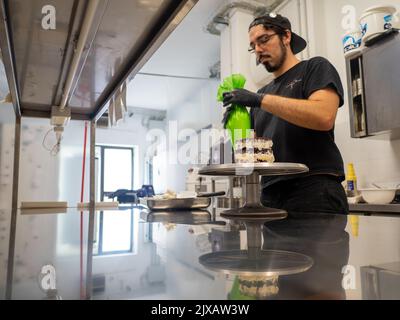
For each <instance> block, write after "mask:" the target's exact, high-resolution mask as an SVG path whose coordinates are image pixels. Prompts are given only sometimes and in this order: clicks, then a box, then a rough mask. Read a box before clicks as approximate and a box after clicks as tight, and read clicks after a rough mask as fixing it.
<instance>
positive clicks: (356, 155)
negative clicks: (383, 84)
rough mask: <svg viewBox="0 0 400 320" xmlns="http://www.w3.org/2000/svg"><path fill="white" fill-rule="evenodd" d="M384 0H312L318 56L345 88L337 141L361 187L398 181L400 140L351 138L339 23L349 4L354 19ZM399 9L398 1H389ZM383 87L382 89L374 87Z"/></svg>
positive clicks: (339, 115) (399, 2)
mask: <svg viewBox="0 0 400 320" xmlns="http://www.w3.org/2000/svg"><path fill="white" fill-rule="evenodd" d="M387 3H388V2H387V1H376V0H352V1H348V0H337V1H329V0H323V1H321V0H314V1H312V4H313V5H315V6H316V7H315V9H314V15H313V16H312V17H311V18H314V20H315V22H314V24H315V30H314V31H316V32H315V34H316V39H317V41H316V44H317V46H316V48H315V52H316V54H317V55H321V56H324V57H326V58H328V59H329V60H330V61H331V63H333V64H334V65H335V67H336V68H337V69H338V72H339V74H340V76H341V79H342V82H343V86H344V88H345V105H344V106H343V107H342V108H341V109H340V111H339V113H338V116H337V120H336V129H335V133H336V143H337V145H338V147H339V149H340V151H341V153H342V156H343V158H344V162H345V164H346V163H349V162H353V163H354V166H355V170H356V174H357V178H358V184H359V186H360V187H367V186H368V185H369V184H370V183H371V182H383V183H388V184H389V185H393V184H394V183H396V182H400V140H393V141H389V140H379V139H375V138H367V139H352V138H350V125H349V106H348V102H347V78H346V66H345V59H344V57H343V47H342V36H343V34H344V33H345V30H343V28H342V26H341V21H342V19H343V14H342V8H343V7H344V6H346V5H352V6H354V7H355V9H356V15H357V18H358V17H360V16H361V14H362V12H363V10H365V9H366V8H368V7H370V6H374V5H384V4H387ZM390 4H393V5H396V6H397V7H398V9H400V1H399V0H396V1H390ZM377 90H384V88H377Z"/></svg>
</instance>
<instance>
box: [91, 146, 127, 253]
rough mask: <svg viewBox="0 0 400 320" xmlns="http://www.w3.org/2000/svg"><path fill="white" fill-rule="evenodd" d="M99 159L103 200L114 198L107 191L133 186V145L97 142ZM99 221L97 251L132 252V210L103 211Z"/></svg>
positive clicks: (101, 196) (99, 215) (99, 188)
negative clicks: (118, 145)
mask: <svg viewBox="0 0 400 320" xmlns="http://www.w3.org/2000/svg"><path fill="white" fill-rule="evenodd" d="M96 159H97V161H98V165H97V167H98V171H99V172H98V175H97V176H98V181H99V182H100V183H99V186H98V189H97V190H98V198H99V199H100V201H112V199H109V198H108V195H109V194H111V193H113V192H115V191H116V190H118V189H127V190H132V189H133V168H134V163H133V159H134V149H133V148H127V147H112V146H96ZM96 224H97V228H96V230H97V234H96V238H95V239H96V240H95V245H94V253H95V255H110V254H120V253H129V252H132V250H133V230H134V228H133V224H134V217H133V210H120V211H117V210H113V211H105V212H104V211H100V212H99V214H98V215H97V216H96Z"/></svg>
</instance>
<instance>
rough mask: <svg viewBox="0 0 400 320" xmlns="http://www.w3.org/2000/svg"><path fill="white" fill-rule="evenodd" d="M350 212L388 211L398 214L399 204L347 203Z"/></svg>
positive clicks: (399, 210) (399, 212)
mask: <svg viewBox="0 0 400 320" xmlns="http://www.w3.org/2000/svg"><path fill="white" fill-rule="evenodd" d="M349 209H350V212H354V213H377V214H379V213H389V214H399V215H400V204H368V203H357V204H349Z"/></svg>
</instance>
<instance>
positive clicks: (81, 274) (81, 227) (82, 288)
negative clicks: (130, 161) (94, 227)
mask: <svg viewBox="0 0 400 320" xmlns="http://www.w3.org/2000/svg"><path fill="white" fill-rule="evenodd" d="M86 140H87V121H85V132H84V136H83V159H82V184H81V203H83V196H84V193H85V163H86ZM79 262H80V294H81V300H82V299H84V298H85V290H84V287H83V211H81V223H80V261H79Z"/></svg>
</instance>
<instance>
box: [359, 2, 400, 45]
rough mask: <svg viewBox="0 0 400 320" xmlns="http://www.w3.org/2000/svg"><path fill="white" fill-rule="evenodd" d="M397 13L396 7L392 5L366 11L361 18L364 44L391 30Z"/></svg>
mask: <svg viewBox="0 0 400 320" xmlns="http://www.w3.org/2000/svg"><path fill="white" fill-rule="evenodd" d="M395 13H396V7H394V6H391V5H387V6H375V7H371V8H369V9H367V10H365V12H364V14H363V15H362V16H361V18H360V27H361V32H362V42H364V43H365V42H366V41H368V40H371V39H372V38H374V37H376V36H378V35H380V34H381V33H383V32H385V31H386V30H389V29H391V28H392V27H393V25H392V22H393V17H394V14H395Z"/></svg>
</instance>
